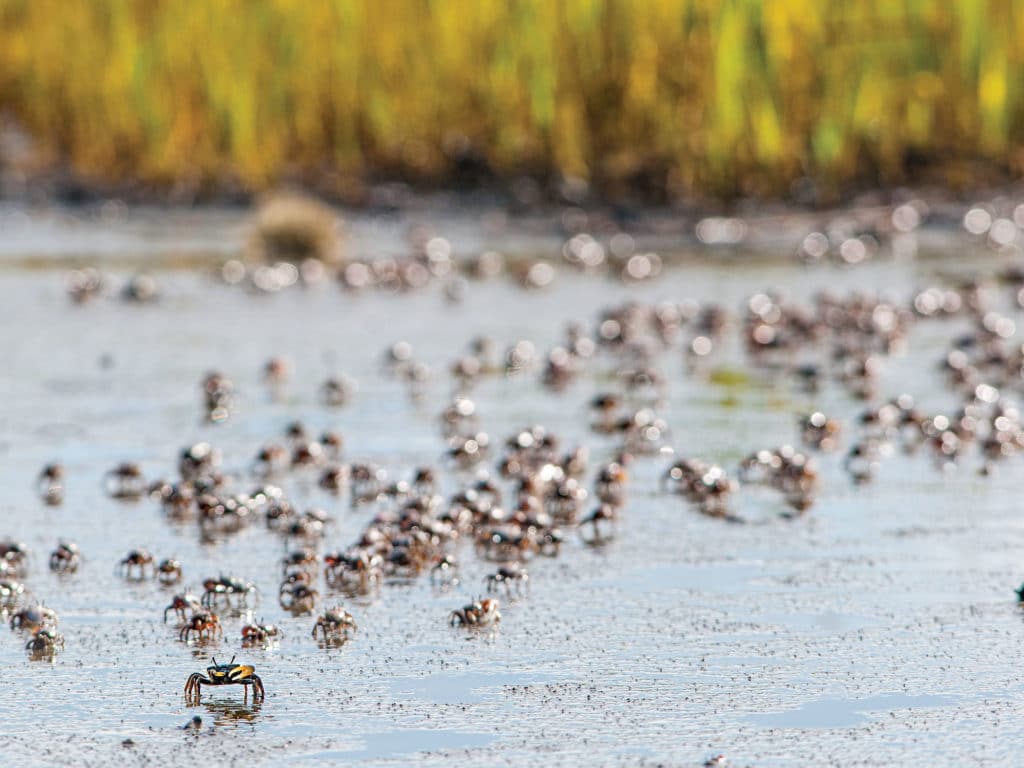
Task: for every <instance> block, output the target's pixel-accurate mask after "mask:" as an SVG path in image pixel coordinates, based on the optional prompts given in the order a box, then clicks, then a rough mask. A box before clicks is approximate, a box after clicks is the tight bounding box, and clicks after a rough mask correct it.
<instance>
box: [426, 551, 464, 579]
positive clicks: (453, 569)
mask: <svg viewBox="0 0 1024 768" xmlns="http://www.w3.org/2000/svg"><path fill="white" fill-rule="evenodd" d="M430 583H431V584H436V585H438V586H442V587H450V586H454V585H455V584H458V583H459V563H458V561H457V560H456V559H455V558H454V557H453V556H452V555H443V556H442V557H440V558H439V559H438V561H437V562H436V563H434V565H433V567H432V568H431V569H430Z"/></svg>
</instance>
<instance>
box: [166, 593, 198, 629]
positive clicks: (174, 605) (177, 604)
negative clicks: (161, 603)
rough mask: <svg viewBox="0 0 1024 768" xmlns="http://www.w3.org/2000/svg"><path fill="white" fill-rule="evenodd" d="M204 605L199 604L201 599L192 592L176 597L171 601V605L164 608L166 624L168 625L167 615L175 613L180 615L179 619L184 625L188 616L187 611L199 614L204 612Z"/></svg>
mask: <svg viewBox="0 0 1024 768" xmlns="http://www.w3.org/2000/svg"><path fill="white" fill-rule="evenodd" d="M202 608H203V607H202V604H201V603H200V602H199V598H198V597H196V596H195V595H193V594H192V593H191V592H185V593H183V594H180V595H175V596H174V598H173V599H172V600H171V604H170V605H168V606H167V607H166V608H164V624H166V623H167V614H168V613H170V612H171V611H174V612H175V613H176V614H178V619H179V620H180V621H181V622H182V623H184V622H185V621H186V620H187V618H188V614H187V613H186V612H187V611H192V612H193V613H199V612H200V611H202Z"/></svg>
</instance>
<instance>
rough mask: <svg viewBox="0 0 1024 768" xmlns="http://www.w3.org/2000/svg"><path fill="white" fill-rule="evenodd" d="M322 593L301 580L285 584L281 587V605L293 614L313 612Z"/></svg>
mask: <svg viewBox="0 0 1024 768" xmlns="http://www.w3.org/2000/svg"><path fill="white" fill-rule="evenodd" d="M319 597H320V593H319V592H317V591H316V590H315V589H313V588H312V587H310V586H308V585H306V584H303V583H302V582H301V581H299V582H296V583H294V584H288V583H286V584H284V585H282V588H281V593H280V596H279V601H280V603H281V607H282V608H284V609H285V610H286V611H291V612H292V613H293V614H296V615H298V614H302V613H312V612H313V609H314V608H315V607H316V601H317V599H318V598H319Z"/></svg>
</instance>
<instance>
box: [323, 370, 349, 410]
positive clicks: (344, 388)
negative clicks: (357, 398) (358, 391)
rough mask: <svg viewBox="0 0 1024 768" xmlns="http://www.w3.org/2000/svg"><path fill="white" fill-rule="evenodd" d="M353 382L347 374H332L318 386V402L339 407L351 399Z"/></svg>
mask: <svg viewBox="0 0 1024 768" xmlns="http://www.w3.org/2000/svg"><path fill="white" fill-rule="evenodd" d="M354 391H355V382H354V381H352V379H350V378H349V377H347V376H332V377H331V378H329V379H327V381H325V382H324V383H323V384H322V385H321V387H320V402H322V403H323V404H324V405H326V406H329V407H332V408H340V407H341V406H343V405H345V404H347V403H348V402H349V401H350V400H351V399H352V393H353V392H354Z"/></svg>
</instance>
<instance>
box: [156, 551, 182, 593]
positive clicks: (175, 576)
mask: <svg viewBox="0 0 1024 768" xmlns="http://www.w3.org/2000/svg"><path fill="white" fill-rule="evenodd" d="M156 577H157V579H158V580H159V581H160V583H161V584H163V585H164V586H170V585H172V584H177V583H178V582H179V581H181V563H179V562H178V561H177V560H175V559H174V558H173V557H168V558H165V559H164V560H161V561H160V564H159V565H158V566H157V567H156Z"/></svg>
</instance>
